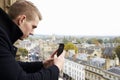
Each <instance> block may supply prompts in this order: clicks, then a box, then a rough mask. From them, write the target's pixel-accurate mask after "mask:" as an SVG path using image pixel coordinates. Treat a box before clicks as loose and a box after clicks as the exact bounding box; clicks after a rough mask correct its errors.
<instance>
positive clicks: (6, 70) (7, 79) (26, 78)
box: [0, 49, 59, 80]
mask: <svg viewBox="0 0 120 80" xmlns="http://www.w3.org/2000/svg"><path fill="white" fill-rule="evenodd" d="M33 68H34V67H33ZM31 70H32V67H31ZM58 76H59V69H58V67H57V66H55V65H53V66H51V67H49V68H47V69H44V68H42V69H41V70H38V71H36V72H34V73H27V72H25V71H24V69H23V68H22V67H21V66H20V65H19V64H18V63H17V62H16V61H15V59H14V57H13V55H11V52H10V51H7V50H5V49H0V80H58Z"/></svg>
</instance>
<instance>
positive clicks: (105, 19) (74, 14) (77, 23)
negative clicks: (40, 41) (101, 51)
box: [30, 0, 120, 36]
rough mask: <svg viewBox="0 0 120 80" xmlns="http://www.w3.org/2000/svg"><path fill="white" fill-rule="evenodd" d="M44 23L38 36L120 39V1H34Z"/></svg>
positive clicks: (36, 32) (39, 27) (39, 28)
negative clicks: (107, 37)
mask: <svg viewBox="0 0 120 80" xmlns="http://www.w3.org/2000/svg"><path fill="white" fill-rule="evenodd" d="M30 1H32V2H33V3H35V5H36V6H37V7H38V8H39V10H40V12H41V14H42V17H43V20H42V21H41V22H40V23H39V25H38V28H37V29H36V30H35V34H49V35H52V34H58V35H97V36H108V35H109V36H114V35H115V36H116V35H117V36H120V0H30Z"/></svg>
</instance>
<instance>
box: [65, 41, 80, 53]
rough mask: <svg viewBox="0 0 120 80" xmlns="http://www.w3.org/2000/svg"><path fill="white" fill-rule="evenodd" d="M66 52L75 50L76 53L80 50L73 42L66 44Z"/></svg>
mask: <svg viewBox="0 0 120 80" xmlns="http://www.w3.org/2000/svg"><path fill="white" fill-rule="evenodd" d="M64 49H65V50H66V51H68V50H71V49H72V50H75V53H77V52H78V48H77V47H76V46H75V45H74V44H73V43H72V42H68V43H66V44H65V48H64Z"/></svg>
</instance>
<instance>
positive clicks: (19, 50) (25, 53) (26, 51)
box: [18, 48, 28, 56]
mask: <svg viewBox="0 0 120 80" xmlns="http://www.w3.org/2000/svg"><path fill="white" fill-rule="evenodd" d="M18 53H20V54H21V55H22V56H27V55H28V50H27V49H25V48H19V49H18Z"/></svg>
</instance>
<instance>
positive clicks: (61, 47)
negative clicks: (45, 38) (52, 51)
mask: <svg viewBox="0 0 120 80" xmlns="http://www.w3.org/2000/svg"><path fill="white" fill-rule="evenodd" d="M63 50H64V44H63V43H60V44H59V48H58V50H57V56H59V55H60V54H61V53H62V52H63Z"/></svg>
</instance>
